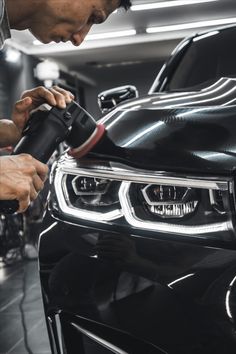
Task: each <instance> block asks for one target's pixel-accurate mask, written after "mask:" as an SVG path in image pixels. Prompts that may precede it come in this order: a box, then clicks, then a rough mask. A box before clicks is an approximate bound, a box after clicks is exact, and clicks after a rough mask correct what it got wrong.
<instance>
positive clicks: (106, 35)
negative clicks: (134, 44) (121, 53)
mask: <svg viewBox="0 0 236 354" xmlns="http://www.w3.org/2000/svg"><path fill="white" fill-rule="evenodd" d="M136 33H137V32H136V30H134V29H132V30H126V31H116V32H107V33H97V34H89V35H88V36H87V37H86V38H85V40H86V41H93V40H96V39H108V38H118V37H128V36H135V35H136Z"/></svg>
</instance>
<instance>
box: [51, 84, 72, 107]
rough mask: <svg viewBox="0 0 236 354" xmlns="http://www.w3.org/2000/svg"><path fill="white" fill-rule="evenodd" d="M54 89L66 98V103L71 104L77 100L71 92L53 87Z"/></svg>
mask: <svg viewBox="0 0 236 354" xmlns="http://www.w3.org/2000/svg"><path fill="white" fill-rule="evenodd" d="M52 89H53V90H55V91H58V92H59V93H61V94H62V95H63V97H64V98H65V101H66V103H70V102H71V101H72V100H73V99H74V98H75V96H74V95H73V94H72V93H71V92H70V91H67V90H64V89H62V88H61V87H58V86H53V87H52Z"/></svg>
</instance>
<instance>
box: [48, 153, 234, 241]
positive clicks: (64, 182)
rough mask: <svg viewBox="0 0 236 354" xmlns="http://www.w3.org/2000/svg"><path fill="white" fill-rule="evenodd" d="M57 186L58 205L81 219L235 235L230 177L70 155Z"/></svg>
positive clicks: (61, 165)
mask: <svg viewBox="0 0 236 354" xmlns="http://www.w3.org/2000/svg"><path fill="white" fill-rule="evenodd" d="M53 185H54V189H55V192H56V193H55V195H56V202H55V200H54V209H56V208H57V210H58V211H59V213H60V212H61V215H63V217H64V216H65V215H67V216H72V217H74V218H76V220H81V222H82V221H83V220H90V221H93V222H97V223H107V222H109V223H111V222H112V223H116V220H117V219H119V223H123V224H124V225H125V226H127V225H129V226H131V227H132V228H133V229H135V230H136V231H137V230H148V231H151V232H155V233H158V232H161V233H169V234H180V235H183V236H191V235H192V236H194V237H201V238H204V237H207V235H213V236H212V237H215V235H216V234H217V235H218V236H217V237H219V238H220V237H224V234H225V233H227V234H228V235H229V237H230V238H231V237H232V234H233V233H234V225H233V224H234V220H233V215H234V213H235V206H234V196H233V193H232V191H233V190H234V188H233V180H231V179H228V178H225V179H222V178H217V179H216V178H214V177H212V178H207V179H206V178H204V177H202V178H200V177H196V178H194V177H181V176H173V175H170V174H169V175H168V174H164V173H156V172H152V171H142V170H137V169H130V168H127V167H126V166H124V165H121V164H117V163H112V164H111V163H110V164H108V163H105V162H104V165H102V163H101V162H100V161H99V164H96V163H95V162H93V163H92V162H91V161H89V162H88V161H86V160H85V161H82V162H76V161H74V160H73V159H69V158H68V159H64V160H63V161H62V162H61V161H59V163H58V165H57V166H56V168H55V169H54V178H53ZM54 199H55V198H54Z"/></svg>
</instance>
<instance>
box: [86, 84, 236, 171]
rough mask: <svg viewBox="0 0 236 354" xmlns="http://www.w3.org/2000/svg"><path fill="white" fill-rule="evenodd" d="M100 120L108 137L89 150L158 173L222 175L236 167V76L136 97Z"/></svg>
mask: <svg viewBox="0 0 236 354" xmlns="http://www.w3.org/2000/svg"><path fill="white" fill-rule="evenodd" d="M101 122H103V123H104V124H105V126H106V130H107V132H106V137H105V138H104V139H103V141H102V142H101V143H100V144H98V145H97V147H96V148H95V149H94V150H93V154H96V155H97V154H99V155H102V156H103V157H104V156H105V157H107V158H109V159H115V160H117V159H119V160H123V162H125V163H126V164H129V165H133V166H138V167H141V168H147V169H153V170H158V171H160V170H163V171H174V172H175V171H181V172H184V171H185V172H190V171H194V172H196V173H202V172H203V173H222V174H223V173H231V172H232V171H234V169H235V167H236V80H235V79H231V78H221V79H220V80H217V81H216V82H214V83H213V84H211V85H210V86H208V87H204V88H203V89H201V90H196V91H191V92H171V93H159V94H153V95H148V96H146V97H142V98H139V99H135V100H132V101H129V102H127V103H124V104H121V105H119V106H117V107H116V109H114V110H113V111H111V112H110V113H109V114H107V115H106V116H105V117H103V118H102V120H101Z"/></svg>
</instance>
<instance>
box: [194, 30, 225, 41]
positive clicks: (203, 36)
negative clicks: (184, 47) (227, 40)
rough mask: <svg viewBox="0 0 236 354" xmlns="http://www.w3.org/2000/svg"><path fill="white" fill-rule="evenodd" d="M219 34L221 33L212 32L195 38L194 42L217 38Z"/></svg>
mask: <svg viewBox="0 0 236 354" xmlns="http://www.w3.org/2000/svg"><path fill="white" fill-rule="evenodd" d="M218 33H219V31H212V32H209V33H205V34H203V35H202V36H198V37H195V38H193V42H198V41H201V40H202V39H205V38H208V37H212V36H215V35H216V34H218Z"/></svg>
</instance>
